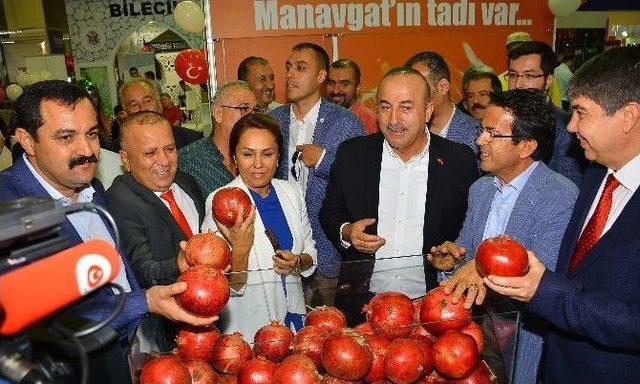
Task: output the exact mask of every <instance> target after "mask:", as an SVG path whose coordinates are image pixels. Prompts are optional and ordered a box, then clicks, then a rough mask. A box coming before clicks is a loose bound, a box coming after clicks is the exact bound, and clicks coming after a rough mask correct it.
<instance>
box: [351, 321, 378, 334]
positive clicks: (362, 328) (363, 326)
mask: <svg viewBox="0 0 640 384" xmlns="http://www.w3.org/2000/svg"><path fill="white" fill-rule="evenodd" d="M353 329H354V330H356V331H358V332H360V334H361V335H373V334H374V332H373V328H372V327H371V323H369V322H368V321H365V322H364V323H360V324H358V325H356V326H355V327H353Z"/></svg>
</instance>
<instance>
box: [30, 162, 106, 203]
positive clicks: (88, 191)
mask: <svg viewBox="0 0 640 384" xmlns="http://www.w3.org/2000/svg"><path fill="white" fill-rule="evenodd" d="M22 159H23V160H24V162H25V163H26V164H27V168H28V169H29V171H31V173H32V174H33V177H35V178H36V180H38V183H40V185H42V188H44V189H45V191H47V193H48V194H49V196H51V198H52V199H54V200H60V201H62V204H63V205H64V206H68V205H71V204H73V201H71V199H70V198H68V197H66V196H65V195H63V194H62V193H60V191H58V190H57V189H55V188H54V187H53V186H52V185H51V184H49V182H48V181H47V180H45V179H44V178H43V177H42V176H40V174H39V173H38V172H37V171H36V170H35V168H33V165H32V164H31V162H30V161H29V160H28V159H27V154H26V153H23V154H22ZM95 192H96V190H95V189H94V188H93V186H91V185H89V186H88V187H86V188H85V189H83V190H81V191H80V192H79V193H78V200H77V202H78V203H87V202H90V201H93V194H94V193H95Z"/></svg>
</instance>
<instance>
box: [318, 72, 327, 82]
mask: <svg viewBox="0 0 640 384" xmlns="http://www.w3.org/2000/svg"><path fill="white" fill-rule="evenodd" d="M325 80H327V71H325V70H324V69H321V70H320V71H318V84H322V83H324V81H325Z"/></svg>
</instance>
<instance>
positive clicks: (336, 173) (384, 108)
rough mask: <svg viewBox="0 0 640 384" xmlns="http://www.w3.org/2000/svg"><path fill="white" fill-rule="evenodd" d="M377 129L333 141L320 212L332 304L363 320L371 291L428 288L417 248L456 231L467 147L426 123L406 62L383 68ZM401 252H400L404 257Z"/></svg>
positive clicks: (418, 81)
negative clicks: (334, 285)
mask: <svg viewBox="0 0 640 384" xmlns="http://www.w3.org/2000/svg"><path fill="white" fill-rule="evenodd" d="M376 102H377V115H378V125H379V126H380V132H377V133H374V134H372V135H367V136H363V137H357V138H354V139H351V140H348V141H346V142H344V143H343V144H341V145H340V148H339V149H338V153H337V155H336V160H335V162H334V164H333V166H332V168H331V175H330V179H329V185H328V186H327V191H326V197H325V199H324V202H323V204H322V210H321V211H320V219H321V221H322V225H323V228H324V229H325V231H326V233H327V235H328V237H329V239H331V240H332V241H333V242H334V244H335V246H336V247H337V248H339V249H340V250H341V251H342V252H343V253H344V260H346V261H361V260H364V261H367V260H368V261H370V262H360V263H345V264H343V266H342V270H341V272H340V277H339V284H338V292H337V293H336V306H338V307H339V308H340V309H342V310H343V311H346V313H347V314H348V319H349V324H351V325H354V324H357V323H358V322H359V321H361V320H362V311H361V310H362V306H363V304H365V303H366V302H367V301H368V299H370V298H371V292H374V293H375V292H384V291H394V290H395V291H401V292H403V293H405V294H406V295H408V296H409V297H411V298H416V297H419V296H422V295H424V294H425V292H426V290H429V289H431V288H434V287H435V286H437V284H438V283H437V276H436V270H435V268H434V267H433V266H432V265H431V264H430V263H429V262H425V261H426V259H425V258H424V256H423V255H424V254H426V253H427V252H428V251H429V249H430V248H431V247H432V246H434V245H438V244H441V243H442V242H444V241H445V240H446V239H449V238H455V237H456V236H457V235H458V232H459V231H460V228H461V226H462V222H463V220H464V214H465V211H466V209H467V194H468V190H469V186H471V184H472V183H473V182H474V181H475V180H476V179H477V177H478V169H477V165H476V161H475V158H474V154H473V151H471V149H469V148H468V147H467V146H465V145H462V144H459V143H454V142H452V141H449V140H447V139H445V138H442V137H440V136H438V135H435V134H432V133H430V132H429V130H428V129H427V128H426V122H427V121H428V120H429V118H430V117H431V114H432V112H433V105H432V104H431V94H430V90H429V86H428V84H427V82H426V80H425V78H424V77H423V76H422V75H421V74H420V73H419V72H418V71H416V70H414V69H410V68H404V67H400V68H394V69H392V70H390V71H389V72H387V74H385V75H384V77H383V78H382V80H381V81H380V84H379V86H378V93H377V95H376ZM403 256H407V257H403Z"/></svg>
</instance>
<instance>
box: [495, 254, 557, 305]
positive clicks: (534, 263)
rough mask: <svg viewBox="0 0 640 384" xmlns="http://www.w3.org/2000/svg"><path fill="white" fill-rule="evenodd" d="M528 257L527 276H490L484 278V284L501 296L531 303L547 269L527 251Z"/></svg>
mask: <svg viewBox="0 0 640 384" xmlns="http://www.w3.org/2000/svg"><path fill="white" fill-rule="evenodd" d="M527 256H528V258H529V271H528V272H527V274H526V275H524V276H522V277H499V276H491V275H490V276H487V277H485V278H483V281H484V283H485V284H486V285H487V287H489V288H491V289H493V290H494V291H496V292H498V293H499V294H501V295H505V296H507V297H510V298H512V299H516V300H519V301H524V302H529V301H530V300H531V299H532V298H533V295H535V293H536V291H537V290H538V285H540V280H542V275H544V271H545V270H546V267H545V266H544V264H542V262H541V261H540V260H539V259H538V258H537V257H536V255H535V254H534V253H533V252H531V251H527Z"/></svg>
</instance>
